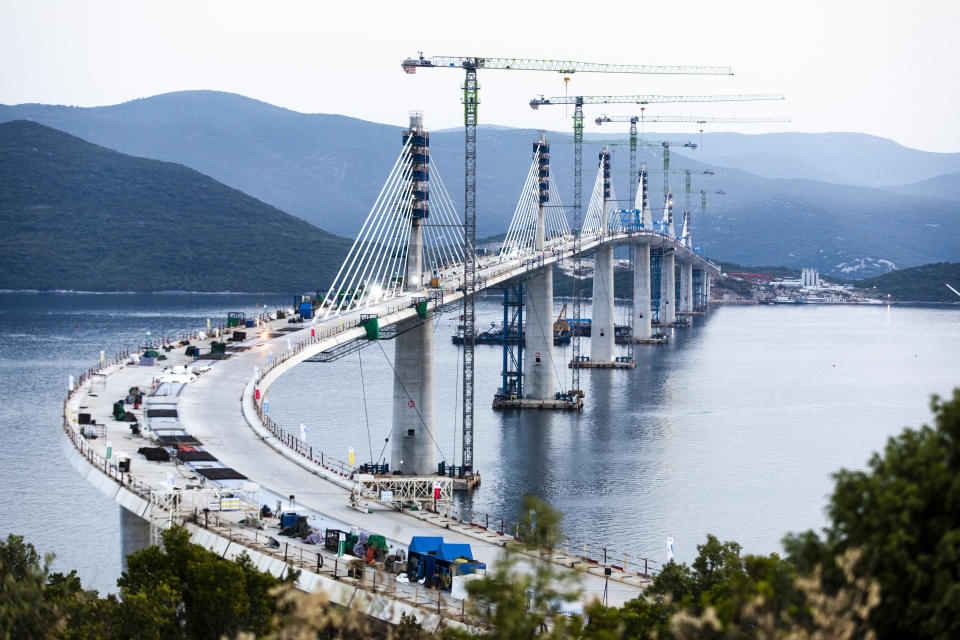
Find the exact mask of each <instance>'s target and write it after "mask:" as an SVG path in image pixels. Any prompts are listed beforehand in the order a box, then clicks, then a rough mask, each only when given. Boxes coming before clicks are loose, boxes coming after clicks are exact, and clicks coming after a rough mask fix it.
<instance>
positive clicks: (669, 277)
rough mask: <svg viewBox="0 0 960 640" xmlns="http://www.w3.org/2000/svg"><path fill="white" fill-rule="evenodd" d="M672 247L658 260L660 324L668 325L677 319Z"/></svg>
mask: <svg viewBox="0 0 960 640" xmlns="http://www.w3.org/2000/svg"><path fill="white" fill-rule="evenodd" d="M674 257H675V256H674V253H673V250H672V249H669V250H666V251H664V253H663V258H662V259H661V261H660V325H661V326H664V327H669V326H671V325H673V323H674V322H676V320H677V304H676V302H677V301H676V297H677V296H676V289H677V285H676V279H675V277H674V270H675V262H674Z"/></svg>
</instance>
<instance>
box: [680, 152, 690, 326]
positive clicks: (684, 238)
mask: <svg viewBox="0 0 960 640" xmlns="http://www.w3.org/2000/svg"><path fill="white" fill-rule="evenodd" d="M683 173H684V183H685V194H684V207H683V230H682V231H681V232H680V242H681V243H682V244H683V246H685V247H687V248H688V249H693V242H692V240H691V238H690V231H691V225H692V222H693V221H692V218H691V212H690V169H686V170H685V171H684V172H683ZM679 266H680V268H679V272H680V294H679V296H678V297H677V309H676V311H677V312H678V313H683V314H690V313H691V312H692V311H693V263H692V262H681V263H680V265H679Z"/></svg>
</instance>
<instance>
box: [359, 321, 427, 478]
mask: <svg viewBox="0 0 960 640" xmlns="http://www.w3.org/2000/svg"><path fill="white" fill-rule="evenodd" d="M410 322H411V321H408V324H407V327H410V324H409V323H410ZM412 323H413V326H412V328H409V329H408V330H406V331H405V328H406V327H404V326H403V325H401V326H400V329H399V331H401V332H402V333H400V335H398V336H397V338H396V340H394V343H395V345H396V348H395V351H394V363H393V366H394V368H395V369H396V374H395V375H394V378H393V432H392V435H391V437H390V470H391V471H393V472H395V473H396V472H399V473H402V474H404V475H421V476H422V475H430V474H433V473H436V471H437V459H436V458H437V457H436V451H437V449H436V445H434V442H433V427H434V412H433V325H432V324H431V323H430V322H429V321H428V322H422V321H419V320H414V321H412ZM374 462H376V461H374Z"/></svg>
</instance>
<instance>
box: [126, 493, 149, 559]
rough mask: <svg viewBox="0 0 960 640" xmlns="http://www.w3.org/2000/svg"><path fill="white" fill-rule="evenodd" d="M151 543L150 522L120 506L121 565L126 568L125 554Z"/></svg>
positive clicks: (144, 547)
mask: <svg viewBox="0 0 960 640" xmlns="http://www.w3.org/2000/svg"><path fill="white" fill-rule="evenodd" d="M150 545H151V541H150V523H149V522H147V521H146V520H144V519H143V518H141V517H140V516H138V515H137V514H135V513H131V512H130V511H129V510H128V509H126V508H125V507H123V506H121V507H120V553H121V555H122V557H123V563H122V567H123V570H124V571H126V570H127V556H128V555H130V554H131V553H134V552H136V551H140V549H146V548H147V547H149V546H150Z"/></svg>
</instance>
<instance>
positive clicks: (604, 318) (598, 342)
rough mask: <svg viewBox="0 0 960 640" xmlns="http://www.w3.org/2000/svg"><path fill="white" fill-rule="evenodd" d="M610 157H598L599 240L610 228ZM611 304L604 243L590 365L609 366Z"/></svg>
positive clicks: (597, 268)
mask: <svg viewBox="0 0 960 640" xmlns="http://www.w3.org/2000/svg"><path fill="white" fill-rule="evenodd" d="M611 155H612V154H611V153H610V150H609V148H608V147H606V146H605V147H604V148H603V151H601V152H600V154H599V157H600V165H601V166H602V167H603V209H602V210H601V231H600V232H601V235H602V236H606V235H607V234H608V232H609V224H610V206H611V203H610V192H611V180H610V160H611ZM613 302H614V299H613V245H612V244H609V243H605V244H603V245H601V246H600V247H598V248H597V252H596V255H595V256H594V265H593V313H592V316H593V317H592V319H591V321H590V325H591V327H590V359H591V360H592V361H593V362H613V359H614V348H615V347H614V339H615V336H616V330H615V327H614V308H613Z"/></svg>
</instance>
